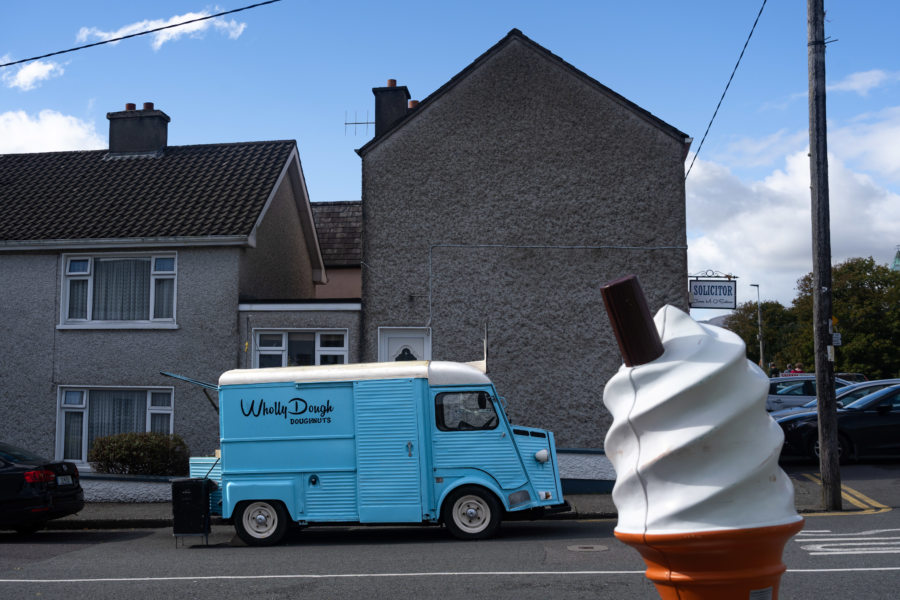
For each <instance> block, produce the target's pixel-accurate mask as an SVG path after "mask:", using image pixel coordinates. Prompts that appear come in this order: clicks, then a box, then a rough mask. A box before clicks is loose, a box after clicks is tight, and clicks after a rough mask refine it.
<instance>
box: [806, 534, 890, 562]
mask: <svg viewBox="0 0 900 600" xmlns="http://www.w3.org/2000/svg"><path fill="white" fill-rule="evenodd" d="M892 534H893V535H892ZM794 541H795V542H797V543H798V544H801V546H800V547H801V548H802V549H803V550H806V551H807V552H809V555H810V556H844V555H847V554H900V529H870V530H868V531H859V532H855V533H834V532H832V531H831V530H829V529H820V530H814V531H801V532H800V533H798V534H797V537H795V538H794Z"/></svg>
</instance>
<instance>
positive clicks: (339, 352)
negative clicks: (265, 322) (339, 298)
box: [252, 328, 350, 369]
mask: <svg viewBox="0 0 900 600" xmlns="http://www.w3.org/2000/svg"><path fill="white" fill-rule="evenodd" d="M289 333H314V334H316V346H315V361H316V365H319V364H321V358H322V357H323V356H342V357H343V358H344V362H343V364H347V362H348V361H349V359H350V351H349V344H350V342H349V339H350V335H349V330H347V329H285V328H254V329H253V331H252V339H253V363H252V364H253V368H254V369H258V368H259V357H260V355H268V356H275V355H280V356H281V364H282V366H285V365H287V359H288V357H287V352H288V340H287V336H288V334H289ZM273 334H281V346H279V347H277V348H276V347H274V346H271V347H261V346H260V345H259V336H260V335H273ZM334 334H340V335H343V336H344V346H343V347H342V348H336V347H334V346H322V336H323V335H334Z"/></svg>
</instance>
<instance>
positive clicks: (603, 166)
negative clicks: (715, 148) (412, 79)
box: [357, 29, 691, 448]
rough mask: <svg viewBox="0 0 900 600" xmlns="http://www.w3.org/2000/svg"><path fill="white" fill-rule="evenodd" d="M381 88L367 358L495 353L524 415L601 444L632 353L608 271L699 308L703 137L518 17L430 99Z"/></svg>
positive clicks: (586, 444)
mask: <svg viewBox="0 0 900 600" xmlns="http://www.w3.org/2000/svg"><path fill="white" fill-rule="evenodd" d="M373 93H374V94H375V121H376V123H375V137H374V138H373V139H372V140H371V141H369V142H368V143H366V144H365V145H364V146H363V147H362V148H360V149H359V150H358V151H357V152H358V154H359V155H360V156H361V157H362V172H363V196H362V213H363V223H364V235H363V248H362V281H363V288H362V295H363V301H364V304H363V314H362V325H361V343H362V350H361V355H362V358H363V360H366V361H369V360H400V359H407V358H409V359H412V358H417V359H429V358H435V359H442V360H457V361H469V360H478V359H480V358H481V357H482V348H483V340H484V339H485V334H486V332H487V340H488V355H489V359H488V369H489V374H490V376H491V378H492V380H493V381H494V382H495V383H496V384H497V387H498V390H499V391H500V393H501V394H503V395H505V397H506V399H507V401H508V403H509V413H510V417H511V419H512V420H513V421H515V422H522V423H528V424H531V425H534V426H538V427H544V428H547V429H550V430H552V431H554V432H555V434H556V436H557V443H558V445H559V446H561V447H564V448H566V447H568V448H600V447H602V445H603V437H604V434H605V431H606V429H607V428H608V425H609V423H610V422H611V418H610V416H609V415H608V413H607V412H606V411H605V409H604V407H603V405H602V402H601V394H602V391H603V386H604V384H605V382H606V380H607V379H608V378H609V377H610V376H611V375H612V374H613V373H615V371H616V369H617V368H618V367H619V365H620V364H621V357H620V355H619V352H618V350H617V347H616V342H615V338H614V335H613V333H612V330H611V327H610V325H609V321H608V319H607V317H606V313H605V311H604V308H603V304H602V300H601V297H600V292H599V286H600V285H602V284H603V283H605V282H607V281H609V280H612V279H614V278H617V277H620V276H622V275H626V274H629V273H635V274H637V275H638V276H639V278H640V280H641V283H642V285H643V288H644V290H645V292H646V293H647V296H648V302H649V303H650V307H651V309H652V310H656V309H658V308H659V307H660V306H662V305H663V304H667V303H668V304H673V305H675V306H677V307H679V308H682V309H687V302H688V299H687V256H686V254H687V242H686V231H685V188H684V159H685V156H686V154H687V151H688V147H689V145H690V141H691V140H690V138H688V136H687V135H686V134H684V133H682V132H681V131H679V130H678V129H676V128H675V127H672V126H671V125H669V124H667V123H665V122H663V121H662V120H661V119H659V118H657V117H655V116H654V115H652V114H650V113H649V112H647V111H646V110H644V109H642V108H640V107H639V106H637V105H635V104H634V103H633V102H630V101H629V100H627V99H625V98H623V97H622V96H620V95H619V94H617V93H615V92H613V91H612V90H610V89H609V88H607V87H605V86H604V85H602V84H601V83H599V82H598V81H596V80H595V79H593V78H592V77H590V76H589V75H587V74H585V73H583V72H581V71H579V70H578V69H577V68H575V67H573V66H572V65H570V64H568V63H566V62H565V61H564V60H562V59H561V58H559V57H557V56H555V55H554V54H552V53H551V52H550V51H548V50H547V49H546V48H543V47H542V46H540V45H538V44H537V43H535V42H534V41H532V40H530V39H529V38H527V37H526V36H525V35H523V34H522V33H521V32H520V31H518V30H515V29H514V30H512V31H510V32H509V34H508V35H507V36H506V37H504V38H503V39H502V40H500V42H498V43H497V44H496V45H495V46H494V47H492V48H490V49H489V50H488V51H487V52H485V53H484V54H483V55H481V56H480V57H478V58H477V59H476V60H475V61H474V62H473V63H472V64H470V65H469V66H468V67H466V68H465V69H463V70H462V71H461V72H460V73H458V74H457V75H455V76H453V77H452V78H451V79H450V80H449V81H448V82H447V83H446V84H444V85H443V86H441V87H440V88H439V89H438V90H436V91H435V92H434V93H432V94H431V95H429V96H428V97H427V98H425V99H423V100H422V101H421V102H418V103H416V102H415V101H411V100H410V94H409V91H408V89H407V88H406V87H404V86H397V85H396V82H395V81H393V80H390V81H389V82H388V85H387V86H385V87H379V88H375V89H373Z"/></svg>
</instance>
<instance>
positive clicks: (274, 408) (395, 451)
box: [217, 361, 563, 546]
mask: <svg viewBox="0 0 900 600" xmlns="http://www.w3.org/2000/svg"><path fill="white" fill-rule="evenodd" d="M484 371H485V369H484V362H477V363H453V362H441V361H420V362H392V363H373V364H350V365H328V366H314V367H284V368H275V369H241V370H234V371H228V372H226V373H224V374H223V375H222V376H221V378H220V379H219V386H218V389H219V425H220V443H221V459H220V460H221V462H220V464H219V465H217V466H219V467H220V471H221V479H220V482H219V486H220V490H221V514H222V517H223V518H226V519H229V518H230V519H232V520H233V522H234V526H235V529H236V531H237V534H238V535H239V536H240V538H241V539H242V540H244V542H246V543H247V544H249V545H255V546H261V545H270V544H275V543H278V541H279V540H281V538H282V537H283V536H284V534H285V531H286V529H287V527H288V525H289V524H291V523H296V524H300V525H308V524H313V523H318V524H320V523H347V522H355V523H433V524H438V523H443V524H444V525H445V526H446V527H447V529H448V530H449V531H450V532H451V533H452V534H453V535H454V536H456V537H457V538H460V539H482V538H487V537H490V536H491V535H493V534H495V533H496V532H497V530H498V528H499V526H500V521H501V519H502V518H504V516H511V515H512V513H517V512H520V511H529V510H530V509H537V511H541V510H544V509H548V508H551V507H556V508H557V509H559V508H560V505H562V504H563V498H562V487H561V485H560V479H559V468H558V466H557V461H556V447H555V444H554V439H553V434H552V433H551V432H549V431H544V430H541V429H534V428H530V427H520V426H518V425H511V424H510V423H509V420H508V419H507V416H506V413H505V411H504V410H503V402H502V400H501V398H500V397H499V396H498V395H497V391H496V390H495V389H494V386H493V384H492V383H491V380H490V379H489V378H488V376H487V375H486V374H485V372H484ZM218 472H219V470H218V469H217V474H218Z"/></svg>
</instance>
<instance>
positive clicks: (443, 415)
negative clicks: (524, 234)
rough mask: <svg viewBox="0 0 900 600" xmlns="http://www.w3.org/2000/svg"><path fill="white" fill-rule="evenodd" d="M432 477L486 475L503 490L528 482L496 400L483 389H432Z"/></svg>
mask: <svg viewBox="0 0 900 600" xmlns="http://www.w3.org/2000/svg"><path fill="white" fill-rule="evenodd" d="M432 394H433V398H434V411H435V422H434V428H435V429H434V430H433V432H432V447H433V456H432V460H433V461H434V470H435V477H439V478H444V477H446V478H450V479H452V478H454V477H456V476H459V475H460V474H463V473H465V474H466V475H468V476H474V477H482V476H483V474H485V473H486V474H487V475H489V476H490V477H491V478H493V479H494V481H496V482H497V484H499V486H500V487H501V488H502V489H504V490H507V489H515V488H518V487H521V486H523V485H525V484H526V483H528V476H527V475H526V473H525V469H524V468H523V466H522V460H521V458H520V457H519V453H518V451H517V449H516V447H515V443H514V442H513V440H512V439H511V438H510V435H509V429H508V427H507V425H506V420H505V419H503V418H502V417H501V415H500V414H499V409H498V408H497V406H496V405H495V402H496V400H495V399H494V398H493V397H492V396H491V394H490V393H488V392H487V391H485V390H459V389H446V390H441V389H437V388H436V389H433V390H432Z"/></svg>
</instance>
